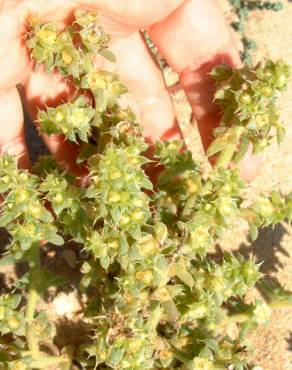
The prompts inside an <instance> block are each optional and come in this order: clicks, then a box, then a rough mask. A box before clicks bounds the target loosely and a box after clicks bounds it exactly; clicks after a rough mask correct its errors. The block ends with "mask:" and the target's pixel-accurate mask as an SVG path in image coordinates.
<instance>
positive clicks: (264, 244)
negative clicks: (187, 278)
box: [0, 0, 292, 370]
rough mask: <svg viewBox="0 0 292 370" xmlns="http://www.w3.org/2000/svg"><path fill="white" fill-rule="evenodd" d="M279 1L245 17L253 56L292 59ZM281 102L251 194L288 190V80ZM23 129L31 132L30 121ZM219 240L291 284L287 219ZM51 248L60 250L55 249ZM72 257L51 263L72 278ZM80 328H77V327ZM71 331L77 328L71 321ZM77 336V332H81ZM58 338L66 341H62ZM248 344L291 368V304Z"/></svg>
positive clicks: (272, 366) (188, 128) (291, 181)
mask: <svg viewBox="0 0 292 370" xmlns="http://www.w3.org/2000/svg"><path fill="white" fill-rule="evenodd" d="M283 3H284V4H285V8H284V10H283V11H281V12H278V13H274V12H269V11H264V12H263V11H260V12H254V13H253V14H252V17H250V20H249V22H248V34H249V36H250V37H251V38H253V39H254V40H256V42H257V44H258V49H257V50H256V51H255V52H254V54H253V57H254V61H259V60H262V59H264V58H273V59H278V58H283V59H284V60H286V61H287V62H288V63H289V64H291V65H292V28H291V19H292V3H289V1H288V0H284V1H283ZM222 6H223V7H224V9H225V11H226V13H227V16H229V15H230V14H229V7H228V3H227V0H222ZM239 47H240V44H239ZM166 75H167V80H172V79H173V75H172V74H171V73H170V72H169V71H166ZM174 101H175V105H176V109H177V112H178V117H179V120H180V123H181V126H182V129H183V132H184V134H185V138H186V142H187V144H188V146H189V147H190V148H191V149H192V151H193V152H194V155H195V157H196V158H201V159H203V152H202V148H201V144H200V141H199V137H198V132H197V130H196V128H195V127H194V126H193V125H190V116H191V114H190V107H189V105H188V103H187V102H186V99H185V96H184V94H183V93H182V92H177V93H175V94H174ZM281 106H282V116H283V120H284V122H285V124H286V127H287V136H286V140H285V143H284V144H283V145H282V146H281V147H280V148H278V147H277V146H276V145H275V146H273V147H271V148H270V149H269V150H268V153H267V154H266V155H265V158H264V165H263V168H262V170H261V173H260V175H259V176H258V178H257V179H256V180H255V181H254V182H253V183H252V189H251V191H250V197H251V198H252V197H253V198H254V197H255V196H256V194H257V193H258V192H262V191H271V190H272V189H274V188H279V189H281V191H282V192H283V193H287V192H289V191H291V190H292V125H291V124H290V121H291V120H292V81H291V83H290V86H289V89H288V92H287V94H286V95H285V96H284V97H283V98H282V99H281ZM28 132H31V129H30V128H29V127H28ZM28 140H29V142H30V147H31V148H32V152H33V153H35V152H36V151H39V146H37V148H36V144H35V139H32V135H31V133H29V134H28ZM36 149H37V150H36ZM206 166H207V164H206ZM234 235H236V239H234ZM221 244H222V245H224V249H226V248H228V249H230V250H239V251H240V252H241V253H243V254H245V255H250V254H252V255H253V256H254V258H255V259H256V260H258V261H263V264H262V271H263V272H264V273H265V274H269V275H271V276H272V277H273V278H274V279H276V280H278V281H279V282H280V283H281V284H282V285H283V286H284V287H285V288H286V289H290V290H291V289H292V228H291V227H289V225H287V224H285V223H283V224H280V225H278V226H276V227H275V228H274V229H271V228H266V229H264V230H262V231H261V232H260V235H259V238H258V240H257V241H256V242H255V243H250V241H249V239H248V233H247V227H246V225H244V224H238V225H236V230H234V231H233V232H232V233H230V234H229V235H226V237H225V238H224V240H223V241H222V243H221ZM51 253H52V252H51ZM54 253H57V254H58V255H59V253H60V252H54ZM75 258H76V257H75V254H74V251H72V249H71V250H70V249H66V250H65V252H64V251H63V252H61V254H60V255H59V256H58V258H57V259H55V260H57V261H58V264H57V265H54V266H53V268H54V269H55V270H59V269H62V270H64V264H65V265H66V264H67V265H68V267H65V269H67V270H68V271H67V272H68V273H70V274H71V276H72V278H73V279H75V278H76V274H75V272H74V267H75V265H74V264H75ZM5 273H6V276H5V281H6V282H7V281H8V280H9V278H10V277H13V275H14V272H13V271H8V270H6V271H5ZM0 275H1V274H0ZM2 276H3V275H2ZM0 280H1V279H0ZM65 303H66V304H65ZM79 309H80V305H79V304H78V302H76V300H74V297H73V296H72V294H69V295H59V296H58V299H57V300H55V302H54V304H53V306H52V310H53V312H54V314H57V315H58V314H59V316H60V317H67V318H68V319H69V320H70V319H72V318H73V317H72V315H73V316H74V312H76V311H78V310H79ZM75 318H76V317H75ZM73 320H74V319H73ZM77 321H78V319H77ZM62 322H63V323H64V325H63V324H61V322H60V327H59V330H60V331H62V334H63V335H62V337H63V339H65V340H66V338H67V339H68V337H69V338H72V333H71V332H70V326H67V325H66V320H65V321H62ZM80 329H81V330H82V328H81V327H80ZM67 330H69V331H68V332H67ZM74 331H75V333H76V327H75V328H74ZM64 334H65V335H64ZM78 337H80V332H79V335H78ZM60 339H61V338H60ZM60 344H63V345H64V344H66V343H63V342H61V343H60ZM251 344H252V345H251V347H252V349H253V354H252V360H253V362H254V363H255V364H256V365H257V366H258V367H256V369H257V370H260V369H261V370H292V309H282V310H279V311H277V312H275V314H273V316H272V319H271V321H270V323H269V324H268V325H267V326H264V327H260V328H259V329H258V330H257V332H256V333H254V334H253V335H252V336H251Z"/></svg>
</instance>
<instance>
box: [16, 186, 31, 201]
mask: <svg viewBox="0 0 292 370" xmlns="http://www.w3.org/2000/svg"><path fill="white" fill-rule="evenodd" d="M28 199H29V193H28V191H27V190H26V189H18V190H16V191H15V201H16V202H17V203H23V202H25V201H28Z"/></svg>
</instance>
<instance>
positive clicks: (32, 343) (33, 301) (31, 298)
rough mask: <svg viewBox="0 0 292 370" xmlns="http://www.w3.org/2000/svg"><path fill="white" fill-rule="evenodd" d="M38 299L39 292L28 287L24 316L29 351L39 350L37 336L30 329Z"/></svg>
mask: <svg viewBox="0 0 292 370" xmlns="http://www.w3.org/2000/svg"><path fill="white" fill-rule="evenodd" d="M38 300H39V294H38V293H37V291H36V290H35V289H33V288H32V289H30V292H29V295H28V300H27V306H26V311H25V318H26V333H25V334H26V339H27V344H28V348H29V349H30V351H33V352H37V351H38V350H39V347H38V342H37V338H36V337H35V335H34V332H33V330H31V322H32V320H33V318H34V315H35V309H36V305H37V303H38Z"/></svg>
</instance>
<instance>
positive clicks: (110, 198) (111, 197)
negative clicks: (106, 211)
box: [107, 191, 122, 204]
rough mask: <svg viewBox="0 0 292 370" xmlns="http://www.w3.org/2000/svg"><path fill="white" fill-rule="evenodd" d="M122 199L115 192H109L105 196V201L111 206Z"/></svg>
mask: <svg viewBox="0 0 292 370" xmlns="http://www.w3.org/2000/svg"><path fill="white" fill-rule="evenodd" d="M121 199H122V197H121V195H120V194H119V193H117V192H116V191H110V192H109V193H108V196H107V201H108V202H109V203H110V204H112V203H118V202H120V201H121Z"/></svg>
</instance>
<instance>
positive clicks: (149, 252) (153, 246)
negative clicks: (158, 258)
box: [138, 235, 159, 257]
mask: <svg viewBox="0 0 292 370" xmlns="http://www.w3.org/2000/svg"><path fill="white" fill-rule="evenodd" d="M138 248H139V252H140V254H141V255H142V256H143V257H153V256H154V255H155V254H156V253H157V251H158V249H159V244H158V242H157V240H156V239H155V238H154V237H153V236H152V235H149V236H148V237H146V238H145V239H144V240H142V241H140V242H139V244H138Z"/></svg>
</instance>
